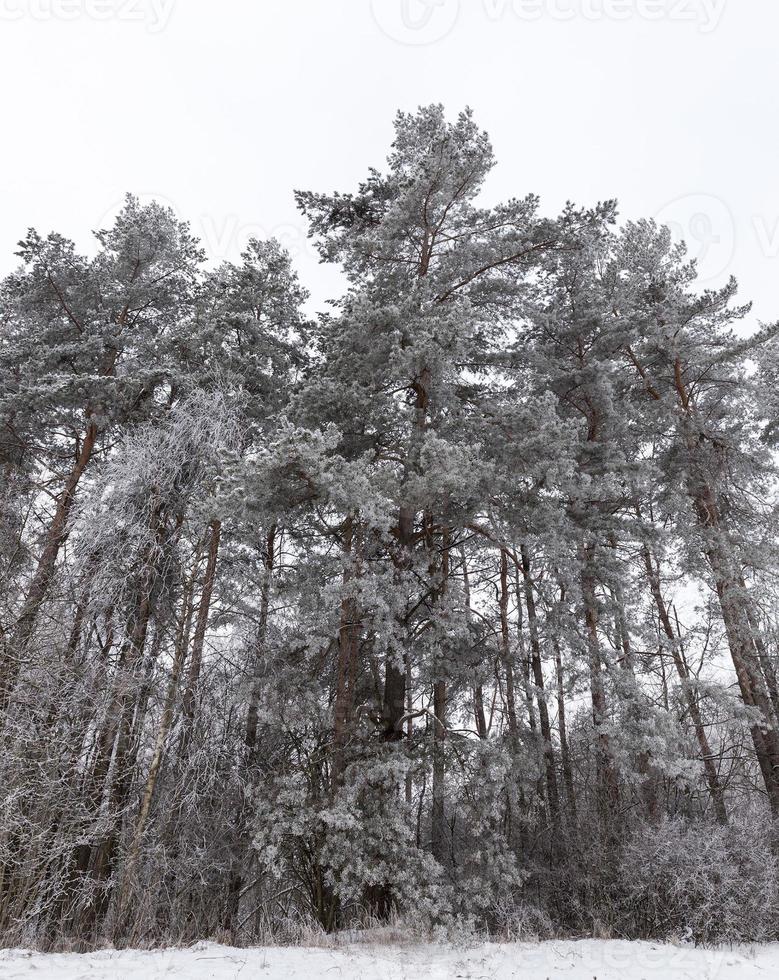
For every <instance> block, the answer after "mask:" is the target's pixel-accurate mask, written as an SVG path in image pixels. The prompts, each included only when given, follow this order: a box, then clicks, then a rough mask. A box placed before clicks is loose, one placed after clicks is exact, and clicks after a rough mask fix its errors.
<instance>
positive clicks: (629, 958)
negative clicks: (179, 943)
mask: <svg viewBox="0 0 779 980" xmlns="http://www.w3.org/2000/svg"><path fill="white" fill-rule="evenodd" d="M513 977H516V978H517V980H558V978H565V980H752V978H755V980H757V978H758V977H759V978H761V980H770V978H771V977H779V944H772V945H770V946H756V947H749V946H740V947H733V948H732V949H730V948H725V949H716V950H711V949H695V948H694V947H691V946H672V945H664V944H662V943H645V942H626V941H622V940H598V939H587V940H580V941H576V942H574V941H570V942H561V941H555V942H544V943H506V944H501V945H498V944H488V945H482V946H471V947H463V948H458V947H455V946H443V945H441V946H434V945H396V946H382V945H366V944H359V945H351V946H341V947H334V948H311V947H263V948H258V949H235V948H232V947H230V946H218V945H216V944H214V943H198V944H197V945H196V946H192V947H190V948H189V949H164V950H155V951H145V950H122V951H114V950H103V951H101V952H98V953H87V954H83V955H79V954H76V953H48V954H44V953H32V952H29V951H28V950H18V949H16V950H0V978H1V980H33V978H34V980H298V978H301V980H320V978H321V980H328V978H332V980H338V978H342V980H461V978H462V980H509V978H513Z"/></svg>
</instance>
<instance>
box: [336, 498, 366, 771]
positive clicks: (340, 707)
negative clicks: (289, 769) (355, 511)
mask: <svg viewBox="0 0 779 980" xmlns="http://www.w3.org/2000/svg"><path fill="white" fill-rule="evenodd" d="M354 538H355V529H354V519H353V518H352V517H348V518H347V519H346V521H345V523H344V533H343V562H344V570H343V593H342V597H341V615H340V625H339V629H338V647H337V651H338V653H337V656H338V660H337V670H336V692H335V705H334V709H333V772H332V778H333V788H335V787H336V786H337V785H338V783H339V782H340V781H341V778H342V776H343V771H344V768H345V766H346V759H345V753H346V747H347V744H348V741H349V736H350V732H351V725H352V716H353V714H354V694H355V691H354V687H355V682H356V679H357V664H358V659H359V649H360V614H359V609H358V604H357V598H356V596H355V594H354V586H353V585H352V582H353V581H354V578H355V566H354V550H355V541H354Z"/></svg>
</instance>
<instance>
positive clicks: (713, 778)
mask: <svg viewBox="0 0 779 980" xmlns="http://www.w3.org/2000/svg"><path fill="white" fill-rule="evenodd" d="M642 552H643V557H644V568H645V569H646V576H647V581H648V582H649V588H650V591H651V592H652V598H653V599H654V603H655V607H656V608H657V615H658V617H659V619H660V624H661V626H662V628H663V632H664V633H665V636H666V639H667V640H668V643H669V645H670V650H671V658H672V660H673V662H674V666H675V667H676V672H677V674H678V675H679V680H680V682H681V686H682V691H683V693H684V698H685V701H686V702H687V710H688V711H689V713H690V718H691V720H692V724H693V728H694V730H695V737H696V739H697V741H698V748H699V749H700V753H701V761H702V762H703V771H704V774H705V776H706V785H707V786H708V788H709V794H710V796H711V802H712V805H713V806H714V813H715V814H716V817H717V820H718V821H719V822H720V823H721V824H723V825H725V824H727V822H728V815H727V811H726V809H725V799H724V793H723V789H722V786H721V784H720V780H719V774H718V772H717V767H716V766H715V765H714V755H713V753H712V751H711V746H710V745H709V739H708V736H707V735H706V729H705V727H704V725H703V719H702V718H701V712H700V707H699V705H698V699H697V697H696V695H695V692H694V691H693V689H692V687H691V686H690V673H689V671H688V669H687V665H686V664H685V662H684V659H683V657H682V653H681V650H680V648H679V640H678V637H677V636H676V633H675V631H674V628H673V625H672V623H671V617H670V616H669V614H668V607H667V606H666V604H665V599H664V598H663V592H662V588H661V585H660V572H659V566H658V565H657V562H656V560H655V561H653V560H652V553H651V552H650V550H649V546H648V545H647V544H644V546H643V548H642Z"/></svg>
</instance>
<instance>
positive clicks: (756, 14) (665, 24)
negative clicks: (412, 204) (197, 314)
mask: <svg viewBox="0 0 779 980" xmlns="http://www.w3.org/2000/svg"><path fill="white" fill-rule="evenodd" d="M778 48H779V4H777V3H776V2H774V0H256V2H250V0H218V2H217V0H210V2H209V0H0V86H2V87H1V88H0V91H2V92H3V93H4V98H3V103H2V109H3V111H2V130H1V132H2V135H3V144H4V145H3V151H2V154H1V155H0V207H1V208H2V211H1V212H0V213H1V214H2V221H1V222H0V272H3V273H4V272H7V271H9V270H10V269H11V268H13V266H14V265H15V261H16V260H15V259H14V258H13V251H14V244H15V242H16V241H17V240H18V239H19V238H20V237H21V235H22V234H23V233H24V231H25V229H26V228H27V227H28V226H30V225H33V226H35V227H37V228H38V230H39V231H41V232H46V231H49V230H52V229H55V230H57V231H61V232H62V233H63V234H66V235H68V236H69V237H71V238H73V239H74V240H75V241H76V242H77V244H78V245H79V246H80V247H82V248H84V249H87V248H89V242H90V231H91V229H93V228H95V227H99V226H101V225H103V224H105V223H106V222H107V221H109V220H110V217H111V215H112V214H114V213H115V212H116V210H117V208H118V205H119V203H120V202H121V198H122V196H123V194H124V192H125V191H128V190H130V191H133V192H135V193H137V194H138V195H140V196H141V197H142V198H146V197H152V196H153V197H157V198H158V199H160V200H162V201H165V202H167V203H169V204H171V206H173V207H175V209H176V210H177V211H178V212H179V213H180V215H181V216H182V217H185V218H187V219H188V220H190V221H191V222H192V225H193V228H194V230H195V231H196V233H197V234H199V235H200V237H201V238H202V239H203V240H204V243H205V245H206V247H207V249H208V251H209V252H210V253H211V255H212V256H214V257H216V258H236V257H237V256H238V253H239V252H240V251H241V248H242V247H243V244H244V243H245V241H246V238H247V237H249V236H250V235H253V234H255V235H260V236H263V235H270V234H275V235H277V237H279V238H281V240H282V241H283V242H284V243H285V244H286V245H287V247H288V248H290V250H291V251H292V252H293V254H294V255H295V260H296V264H297V267H298V269H299V271H300V274H301V277H302V279H303V281H304V283H305V284H306V285H307V286H308V287H309V288H310V289H311V290H312V292H313V296H314V304H315V306H316V307H317V308H322V307H323V304H324V300H325V299H326V297H327V296H328V295H332V294H333V293H334V292H335V291H336V290H337V288H338V279H337V277H336V275H335V274H334V272H333V270H328V269H323V268H321V267H319V266H318V263H317V259H316V256H315V255H314V254H313V252H312V250H311V249H310V246H309V245H308V244H307V243H306V241H305V229H304V225H303V223H302V222H301V220H300V219H299V217H298V215H297V213H296V211H295V208H294V202H293V198H292V190H293V188H295V187H300V188H306V189H321V190H332V189H339V190H351V189H353V188H354V186H355V184H356V182H357V181H358V180H359V179H360V178H362V177H363V176H364V175H365V173H366V171H367V169H368V167H369V166H370V165H381V164H382V162H383V160H384V157H385V155H386V151H387V148H388V145H389V142H390V140H391V133H392V125H391V123H392V117H393V115H394V113H395V111H396V110H397V109H398V108H403V109H413V108H414V107H415V106H417V105H419V104H421V103H428V102H443V103H444V104H445V105H446V106H447V107H448V108H449V110H450V111H451V112H452V113H455V112H456V111H457V110H458V109H460V108H461V107H463V106H464V105H466V104H468V105H471V106H472V107H473V109H474V111H475V113H476V118H477V120H478V121H479V122H480V124H481V125H482V126H484V127H485V128H486V129H487V130H488V131H489V133H490V135H491V137H492V140H493V144H494V146H495V150H496V154H497V157H498V166H497V168H496V170H495V172H494V175H493V177H492V179H491V181H490V184H489V187H488V195H489V197H490V198H491V199H499V198H502V197H507V196H510V195H523V194H525V193H527V192H530V191H533V192H535V193H538V194H540V195H541V197H542V203H543V205H544V207H545V208H546V209H547V210H548V211H555V210H557V209H558V208H559V207H560V206H561V204H562V203H563V202H564V201H565V200H566V199H568V198H570V199H572V200H574V201H576V202H577V203H581V204H587V203H594V202H595V201H596V200H598V199H602V198H605V197H617V198H618V199H619V201H620V211H621V215H622V217H623V218H628V217H639V216H652V215H654V216H659V217H661V218H662V219H663V220H666V221H668V222H669V223H674V225H675V226H676V228H677V230H682V231H683V232H684V235H685V237H687V238H688V239H689V240H690V244H691V251H692V252H693V253H694V254H697V255H699V256H700V259H701V272H702V278H703V279H704V280H705V284H706V285H716V284H718V283H720V282H722V281H724V280H725V278H726V277H727V275H728V274H730V273H733V274H735V275H736V276H737V277H738V279H739V281H740V283H741V298H742V299H747V298H749V299H753V300H754V302H755V309H754V315H753V317H752V321H751V323H752V325H754V324H755V323H756V322H757V320H762V321H770V320H773V319H776V318H777V317H779V288H777V272H779V190H778V186H779V185H778V182H777V170H778V168H777V163H778V162H779V126H778V125H777V112H776V103H777V92H778V91H779V85H778V84H777V83H778V82H779V57H777V55H778V54H779V52H778V50H777V49H778Z"/></svg>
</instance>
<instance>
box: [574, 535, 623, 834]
mask: <svg viewBox="0 0 779 980" xmlns="http://www.w3.org/2000/svg"><path fill="white" fill-rule="evenodd" d="M579 558H580V562H581V590H582V600H583V603H584V620H585V626H586V630H587V645H588V650H589V666H590V693H591V698H592V720H593V725H594V727H595V732H596V738H597V760H598V797H599V807H600V811H601V816H602V818H603V821H604V824H605V826H606V828H607V831H609V830H611V829H613V819H614V817H615V815H616V811H617V807H618V805H619V783H618V780H617V771H616V768H615V765H614V756H613V752H612V749H611V738H610V737H609V734H608V732H607V731H605V726H606V725H607V724H608V720H609V713H608V705H607V701H606V688H605V684H604V680H603V666H602V662H601V649H600V639H599V637H598V604H597V599H596V597H595V578H594V574H593V570H592V563H593V560H594V546H593V545H587V544H582V545H581V546H580V552H579Z"/></svg>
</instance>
